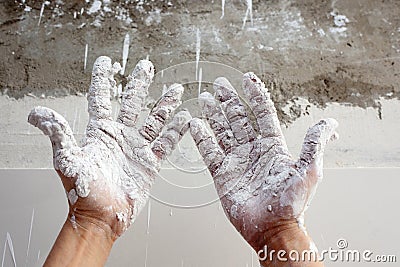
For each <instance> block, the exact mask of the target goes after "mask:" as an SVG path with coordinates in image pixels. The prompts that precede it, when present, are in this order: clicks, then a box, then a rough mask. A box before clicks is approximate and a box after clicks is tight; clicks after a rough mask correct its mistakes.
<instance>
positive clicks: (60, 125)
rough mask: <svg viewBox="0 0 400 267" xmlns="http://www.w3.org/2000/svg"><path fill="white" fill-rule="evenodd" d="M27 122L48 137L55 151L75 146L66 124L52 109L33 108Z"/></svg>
mask: <svg viewBox="0 0 400 267" xmlns="http://www.w3.org/2000/svg"><path fill="white" fill-rule="evenodd" d="M28 122H29V123H30V124H32V125H33V126H35V127H37V128H39V129H40V130H41V131H42V132H43V133H44V134H45V135H47V136H49V137H50V140H51V144H52V145H53V148H54V150H55V151H56V150H60V149H70V148H72V147H75V146H77V145H76V141H75V138H74V135H73V133H72V130H71V128H70V127H69V125H68V122H67V121H66V120H65V119H64V117H63V116H61V115H60V114H58V113H57V112H55V111H54V110H52V109H49V108H45V107H35V108H34V109H32V111H31V112H30V113H29V116H28Z"/></svg>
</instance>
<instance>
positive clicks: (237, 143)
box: [190, 73, 338, 251]
mask: <svg viewBox="0 0 400 267" xmlns="http://www.w3.org/2000/svg"><path fill="white" fill-rule="evenodd" d="M214 89H215V92H216V93H215V98H216V99H217V100H218V101H219V103H217V101H216V99H215V98H214V96H213V95H211V94H210V93H207V92H205V93H202V94H201V95H200V97H199V103H200V106H201V108H202V111H203V114H204V115H205V117H206V118H207V120H208V122H209V124H210V126H211V128H212V130H213V132H214V134H215V137H214V136H213V135H212V134H211V133H210V132H209V131H208V130H207V128H206V126H205V124H204V123H203V121H202V120H201V119H198V118H195V119H192V121H191V122H190V131H191V134H192V136H193V138H194V141H195V143H196V144H197V147H198V149H199V152H200V154H201V155H202V157H203V159H204V162H205V163H206V165H207V166H208V168H209V171H210V172H211V175H212V176H213V178H214V183H215V187H216V189H217V191H218V194H219V196H220V198H221V202H222V205H223V207H224V211H225V213H226V215H227V217H228V218H229V220H230V221H231V222H232V224H233V225H234V226H235V227H236V229H237V230H238V231H239V232H240V234H241V235H242V236H243V237H244V238H245V239H246V240H247V242H248V243H249V244H250V245H251V246H252V247H253V248H254V249H255V250H256V251H259V250H260V249H262V248H263V247H264V246H265V245H270V242H273V240H275V239H276V238H279V237H278V235H279V233H280V232H283V231H286V230H290V229H296V230H295V232H297V230H299V231H301V230H302V229H303V228H302V227H303V215H304V211H305V210H306V208H307V206H308V205H309V203H310V201H311V199H312V196H313V194H314V193H315V190H316V187H317V185H318V182H319V181H320V180H321V179H322V157H323V153H324V148H325V145H326V144H327V142H328V141H329V140H331V139H333V138H334V137H336V133H335V128H336V127H337V125H338V124H337V122H336V121H335V120H334V119H325V120H321V121H320V122H318V123H317V124H316V125H314V126H313V127H311V128H310V129H309V130H308V132H307V134H306V137H305V141H304V144H303V149H302V151H301V153H300V157H299V159H298V160H293V159H292V157H291V155H290V154H289V151H288V149H287V146H286V143H285V139H284V137H283V135H282V131H281V128H280V124H279V120H278V117H277V113H276V109H275V107H274V104H273V102H272V100H271V98H270V94H269V92H268V91H267V89H266V88H265V86H264V83H263V82H261V80H260V79H259V78H258V77H257V76H256V75H255V74H254V73H246V74H245V75H244V77H243V90H244V93H245V95H246V97H247V100H248V101H249V106H250V108H251V110H252V112H253V114H254V116H255V118H256V122H257V127H256V128H258V131H259V134H260V135H258V134H257V133H256V130H255V129H254V128H253V126H252V123H251V121H250V119H249V117H248V115H247V114H246V110H245V106H244V105H243V104H242V102H241V100H240V99H239V96H238V94H237V92H236V91H235V89H234V88H233V87H232V85H231V84H230V83H229V82H228V80H226V79H225V78H218V79H217V80H216V81H215V83H214ZM301 232H303V231H301ZM292 238H293V239H295V237H292ZM307 246H308V247H309V242H308V243H307Z"/></svg>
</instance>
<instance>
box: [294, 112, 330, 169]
mask: <svg viewBox="0 0 400 267" xmlns="http://www.w3.org/2000/svg"><path fill="white" fill-rule="evenodd" d="M337 126H338V122H337V121H336V120H335V119H323V120H321V121H319V122H318V123H317V124H315V125H314V126H312V127H311V128H310V129H308V131H307V134H306V136H305V138H304V143H303V147H302V150H301V152H300V158H299V160H298V161H297V163H296V167H297V168H298V169H299V170H300V171H302V172H304V171H306V170H307V169H308V168H309V167H310V165H319V166H311V167H313V168H315V167H316V168H317V169H321V170H322V157H323V153H324V150H325V146H326V144H327V143H328V142H329V141H330V140H333V139H337V138H338V134H337V133H336V132H335V129H336V128H337Z"/></svg>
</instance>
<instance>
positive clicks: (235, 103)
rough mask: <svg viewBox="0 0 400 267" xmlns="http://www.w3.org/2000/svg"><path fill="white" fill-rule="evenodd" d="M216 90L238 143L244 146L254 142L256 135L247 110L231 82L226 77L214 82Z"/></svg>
mask: <svg viewBox="0 0 400 267" xmlns="http://www.w3.org/2000/svg"><path fill="white" fill-rule="evenodd" d="M214 90H215V92H216V98H217V99H218V100H219V101H220V102H221V106H222V109H223V110H224V112H225V115H226V118H227V120H228V122H229V124H230V127H231V129H232V132H233V135H234V136H235V138H236V140H237V142H238V143H239V144H244V143H247V142H249V141H252V140H254V139H255V138H256V134H255V132H254V129H253V127H252V125H251V123H250V120H249V118H248V116H247V112H246V109H245V107H244V105H243V104H242V102H241V101H240V98H239V96H238V94H237V92H236V90H235V89H234V88H233V87H232V85H231V84H230V83H229V81H228V80H227V79H226V78H224V77H220V78H217V79H216V80H215V82H214Z"/></svg>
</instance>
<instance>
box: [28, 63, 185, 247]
mask: <svg viewBox="0 0 400 267" xmlns="http://www.w3.org/2000/svg"><path fill="white" fill-rule="evenodd" d="M119 68H120V67H119V64H114V65H112V64H111V59H110V58H108V57H104V56H103V57H99V58H98V59H97V60H96V62H95V63H94V67H93V73H92V82H91V86H90V88H89V94H88V102H89V108H88V111H89V115H90V119H89V123H88V126H87V128H86V135H85V140H84V144H83V145H82V146H81V147H79V146H78V145H77V143H76V141H75V138H74V136H73V133H72V131H71V129H70V127H69V125H68V123H67V121H66V120H65V119H64V118H63V117H62V116H61V115H59V114H58V113H56V112H55V111H53V110H51V109H49V108H44V107H36V108H34V109H33V110H32V111H31V113H30V114H29V118H28V121H29V122H30V123H31V124H32V125H34V126H36V127H38V128H39V129H40V130H42V131H43V133H44V134H46V135H48V136H49V137H50V140H51V143H52V146H53V163H54V168H55V169H56V171H57V173H58V174H59V176H60V177H61V180H62V183H63V185H64V188H65V190H66V192H67V195H68V199H69V206H70V210H69V219H70V221H71V222H72V224H73V226H74V227H79V226H81V227H83V228H85V226H86V225H87V224H91V225H95V226H98V227H99V228H100V230H104V231H107V233H110V236H112V238H113V239H114V240H115V239H116V238H117V237H119V236H120V235H121V234H122V233H123V232H124V231H125V230H126V229H127V228H128V227H129V226H130V224H131V223H132V222H133V220H135V218H136V217H137V216H138V214H139V212H140V210H141V209H142V208H143V206H144V205H145V203H146V201H147V199H148V197H149V191H150V188H151V186H152V184H153V183H154V180H155V179H156V176H157V173H158V171H159V169H160V164H161V162H162V159H163V158H164V157H165V156H166V155H167V154H169V153H170V152H171V150H172V149H173V148H174V147H175V145H176V144H177V142H179V140H180V139H181V137H182V135H183V134H184V133H185V131H186V129H187V122H188V121H189V120H190V119H191V117H190V114H189V113H188V112H187V111H181V112H179V113H177V114H176V115H175V116H174V118H173V119H172V121H171V122H170V124H168V125H167V126H165V124H166V122H167V121H168V120H169V118H170V117H171V115H172V113H173V112H174V110H175V109H176V108H177V107H178V106H179V104H180V99H181V96H182V93H183V87H182V86H181V85H179V84H174V85H172V86H171V87H170V88H169V90H168V91H167V92H166V93H165V94H164V95H163V96H162V97H161V99H160V100H159V101H158V102H157V103H156V105H155V106H154V108H153V109H152V110H151V112H150V115H149V116H148V117H147V119H146V120H145V122H144V124H143V125H142V126H138V125H137V119H138V116H139V113H140V112H141V110H142V108H143V106H144V104H145V99H146V96H147V93H148V87H149V85H150V83H151V81H152V79H153V76H154V67H153V64H152V63H151V62H150V61H147V60H141V61H140V62H139V63H138V64H137V65H136V67H135V69H134V70H133V72H132V74H131V75H130V76H129V81H128V84H127V86H126V88H125V92H124V93H123V97H122V105H121V110H120V112H119V116H118V119H117V121H114V120H113V119H112V117H111V115H112V108H111V100H110V91H111V90H112V89H113V87H115V81H114V79H113V75H114V74H115V73H116V72H117V71H118V70H119ZM163 129H164V131H163V132H162V133H161V131H162V130H163Z"/></svg>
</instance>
